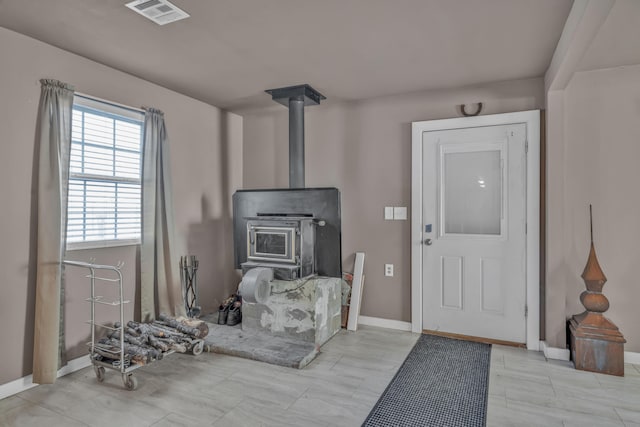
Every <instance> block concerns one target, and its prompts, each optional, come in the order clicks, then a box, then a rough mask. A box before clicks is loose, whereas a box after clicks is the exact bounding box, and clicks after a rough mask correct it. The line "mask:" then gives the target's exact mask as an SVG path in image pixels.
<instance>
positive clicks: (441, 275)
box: [422, 124, 526, 343]
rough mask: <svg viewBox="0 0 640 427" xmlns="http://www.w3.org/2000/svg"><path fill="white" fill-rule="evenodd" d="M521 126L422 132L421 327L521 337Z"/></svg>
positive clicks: (523, 169)
mask: <svg viewBox="0 0 640 427" xmlns="http://www.w3.org/2000/svg"><path fill="white" fill-rule="evenodd" d="M525 138H526V125H525V124H513V125H501V126H487V127H478V128H469V129H456V130H443V131H435V132H425V133H424V134H423V203H424V206H423V218H424V221H425V224H424V225H423V230H422V231H423V236H424V240H423V244H424V246H423V264H422V265H423V269H424V270H423V275H422V277H423V328H424V329H428V330H435V331H442V332H448V333H454V334H461V335H469V336H476V337H485V338H492V339H497V340H506V341H513V342H518V343H524V342H525V341H526V317H525V316H526V313H525V304H526V235H525V232H526V231H525V227H526V153H525Z"/></svg>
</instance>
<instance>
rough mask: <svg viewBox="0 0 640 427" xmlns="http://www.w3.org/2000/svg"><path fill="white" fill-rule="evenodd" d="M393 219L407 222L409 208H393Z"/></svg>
mask: <svg viewBox="0 0 640 427" xmlns="http://www.w3.org/2000/svg"><path fill="white" fill-rule="evenodd" d="M393 219H398V220H406V219H407V208H406V207H405V206H401V207H395V208H393Z"/></svg>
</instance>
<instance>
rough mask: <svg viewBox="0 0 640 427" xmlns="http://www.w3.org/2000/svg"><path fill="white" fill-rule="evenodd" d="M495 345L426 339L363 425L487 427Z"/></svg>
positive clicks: (410, 357)
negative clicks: (490, 375)
mask: <svg viewBox="0 0 640 427" xmlns="http://www.w3.org/2000/svg"><path fill="white" fill-rule="evenodd" d="M490 360H491V345H489V344H482V343H477V342H469V341H461V340H457V339H451V338H444V337H439V336H435V335H422V336H420V338H419V339H418V342H417V343H416V345H415V346H414V347H413V349H412V350H411V352H410V353H409V355H408V356H407V358H406V359H405V361H404V363H403V364H402V366H401V367H400V369H399V370H398V372H397V373H396V375H395V377H394V378H393V380H391V383H390V384H389V385H388V386H387V389H386V390H385V391H384V393H383V394H382V396H380V399H379V400H378V403H376V405H375V406H374V407H373V409H372V410H371V412H370V413H369V416H368V417H367V419H366V420H365V422H364V424H362V426H363V427H382V426H407V427H408V426H447V427H483V426H485V424H486V418H487V398H488V387H489V364H490Z"/></svg>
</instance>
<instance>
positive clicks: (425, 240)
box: [424, 239, 433, 246]
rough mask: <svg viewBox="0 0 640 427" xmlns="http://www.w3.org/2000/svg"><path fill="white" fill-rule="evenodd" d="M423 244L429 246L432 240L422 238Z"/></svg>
mask: <svg viewBox="0 0 640 427" xmlns="http://www.w3.org/2000/svg"><path fill="white" fill-rule="evenodd" d="M424 244H425V245H427V246H431V245H432V244H433V241H432V240H431V239H424Z"/></svg>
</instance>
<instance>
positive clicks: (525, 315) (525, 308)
mask: <svg viewBox="0 0 640 427" xmlns="http://www.w3.org/2000/svg"><path fill="white" fill-rule="evenodd" d="M528 316H529V306H528V305H526V304H525V306H524V317H528Z"/></svg>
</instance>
